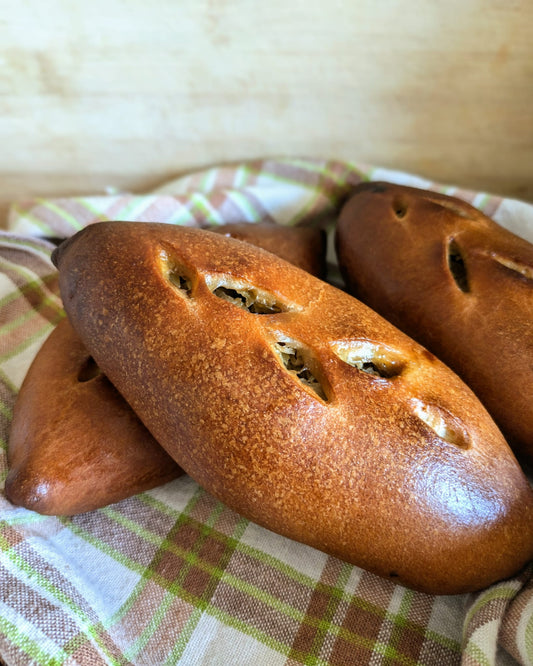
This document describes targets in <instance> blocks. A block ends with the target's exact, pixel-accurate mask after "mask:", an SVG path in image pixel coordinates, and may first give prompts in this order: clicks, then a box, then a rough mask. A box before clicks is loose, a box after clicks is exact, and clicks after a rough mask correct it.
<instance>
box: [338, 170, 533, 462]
mask: <svg viewBox="0 0 533 666" xmlns="http://www.w3.org/2000/svg"><path fill="white" fill-rule="evenodd" d="M336 245H337V252H338V256H339V263H340V266H341V270H342V272H343V274H344V276H345V278H346V281H347V284H348V285H349V289H350V290H351V291H352V293H354V294H356V295H357V296H358V297H359V298H361V299H362V300H363V301H364V302H366V303H367V304H368V305H370V306H371V307H372V308H374V309H375V310H377V311H378V312H380V313H381V314H382V315H383V316H384V317H386V318H387V319H389V320H390V321H392V322H393V323H394V324H396V325H397V326H399V327H400V328H401V329H402V330H404V331H405V332H406V333H408V334H409V335H411V336H412V337H414V338H415V339H417V340H418V341H419V342H421V343H422V344H423V345H425V346H426V347H428V348H429V349H431V351H433V352H434V353H435V354H436V355H437V356H439V358H441V359H442V360H443V361H444V362H445V363H447V364H448V365H449V366H450V367H452V368H453V369H454V370H455V371H456V372H457V373H458V374H459V375H460V376H461V377H462V378H463V379H464V380H465V381H466V383H467V384H469V385H470V387H471V388H472V389H473V390H474V392H475V393H476V394H477V395H478V397H479V398H480V399H481V400H482V401H483V402H484V404H485V406H486V407H487V409H488V410H489V412H490V413H491V414H492V416H493V418H494V419H495V420H496V422H497V423H498V425H499V426H500V428H501V429H502V430H503V432H504V434H505V435H506V437H507V438H508V440H509V442H510V443H511V445H512V446H513V448H514V449H515V450H516V452H517V453H518V454H519V455H520V456H522V457H527V458H529V460H530V461H533V409H532V408H531V401H532V397H533V364H532V361H531V359H532V358H533V325H532V317H533V245H531V244H530V243H528V242H527V241H525V240H523V239H521V238H519V237H517V236H515V235H514V234H512V233H510V232H509V231H507V230H505V229H503V228H502V227H500V226H499V225H497V224H496V223H495V222H493V221H492V220H490V219H489V218H488V217H486V216H485V215H483V214H482V213H481V212H480V211H479V210H477V209H476V208H474V207H472V206H470V205H469V204H467V203H465V202H463V201H460V200H459V199H456V198H453V197H448V196H445V195H441V194H436V193H434V192H427V191H424V190H419V189H415V188H409V187H402V186H398V185H391V184H389V183H368V184H365V185H364V186H360V187H358V188H356V190H355V192H354V195H353V196H352V198H351V199H350V200H349V201H348V203H347V204H346V206H345V208H344V209H343V211H342V213H341V216H340V219H339V223H338V227H337V237H336Z"/></svg>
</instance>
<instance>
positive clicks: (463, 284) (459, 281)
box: [448, 238, 470, 294]
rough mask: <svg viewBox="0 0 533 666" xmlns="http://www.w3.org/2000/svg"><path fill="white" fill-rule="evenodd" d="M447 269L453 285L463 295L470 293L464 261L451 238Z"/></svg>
mask: <svg viewBox="0 0 533 666" xmlns="http://www.w3.org/2000/svg"><path fill="white" fill-rule="evenodd" d="M448 268H449V270H450V273H451V275H452V277H453V279H454V281H455V284H456V285H457V286H458V287H459V289H460V290H461V291H462V292H464V293H465V294H466V293H468V292H469V291H470V285H469V283H468V273H467V270H466V264H465V260H464V258H463V255H462V253H461V250H460V249H459V246H458V245H457V243H456V242H455V240H454V239H453V238H452V239H450V240H449V241H448Z"/></svg>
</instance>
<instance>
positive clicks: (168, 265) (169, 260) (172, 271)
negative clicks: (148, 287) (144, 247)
mask: <svg viewBox="0 0 533 666" xmlns="http://www.w3.org/2000/svg"><path fill="white" fill-rule="evenodd" d="M160 259H161V265H162V270H163V274H164V276H165V277H166V279H167V280H168V281H169V283H170V284H171V285H172V286H173V287H174V288H175V289H176V292H177V293H178V294H180V295H181V296H185V297H187V298H189V297H190V296H191V293H192V284H193V281H192V278H191V276H190V274H189V271H188V270H187V269H186V268H185V267H184V266H182V265H181V264H180V262H179V261H177V260H176V259H175V258H173V257H172V256H171V255H170V254H168V252H167V251H166V250H165V249H162V250H161V254H160Z"/></svg>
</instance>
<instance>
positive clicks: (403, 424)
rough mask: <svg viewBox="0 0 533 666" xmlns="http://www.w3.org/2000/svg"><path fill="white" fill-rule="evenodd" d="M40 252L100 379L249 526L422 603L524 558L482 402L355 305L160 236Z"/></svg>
mask: <svg viewBox="0 0 533 666" xmlns="http://www.w3.org/2000/svg"><path fill="white" fill-rule="evenodd" d="M54 260H55V263H56V265H57V266H58V267H59V270H60V285H61V292H62V296H63V300H64V304H65V308H66V309H67V312H68V314H69V317H70V318H71V321H72V322H73V325H74V326H75V328H76V329H77V331H78V333H79V335H80V336H81V337H82V339H83V340H84V342H85V344H86V345H87V346H88V348H89V349H90V351H91V353H92V354H93V356H94V357H95V359H96V360H97V362H98V363H99V365H100V366H101V367H102V369H103V370H104V372H105V373H106V374H107V375H108V376H109V377H110V379H111V380H112V381H113V383H114V384H115V385H116V386H117V388H118V389H119V390H120V392H121V393H122V394H123V395H124V396H125V397H126V398H127V400H128V401H129V402H130V404H131V405H132V406H133V408H134V409H135V411H136V412H137V413H138V414H139V415H140V417H141V418H142V420H143V421H144V422H145V423H146V424H147V426H148V427H149V428H150V429H151V431H152V432H153V434H154V435H155V436H156V438H157V439H158V441H159V442H160V443H161V444H162V445H163V446H164V447H165V448H166V449H167V450H168V451H169V452H170V454H171V455H172V456H173V457H174V458H175V459H176V460H177V461H178V463H179V464H180V465H181V466H182V467H183V468H184V469H185V470H186V471H187V472H188V473H189V474H190V475H191V476H192V477H193V478H194V479H196V480H197V481H198V482H199V483H200V484H201V485H202V486H204V487H205V488H206V489H207V490H209V491H210V492H211V493H213V494H214V495H215V496H217V497H219V498H220V499H222V500H223V501H224V502H225V503H226V504H228V505H229V506H230V507H232V508H234V509H236V510H237V511H239V512H240V513H242V514H243V515H244V516H247V517H249V518H251V519H252V520H254V521H256V522H258V523H259V524H262V525H264V526H266V527H268V528H269V529H272V530H274V531H276V532H279V533H281V534H286V535H287V536H290V537H291V538H294V539H297V540H300V541H303V542H305V543H308V544H310V545H312V546H315V547H317V548H319V549H322V550H324V551H326V552H329V553H331V554H333V555H337V556H339V557H341V558H342V559H345V560H346V561H349V562H353V563H355V564H358V565H359V566H363V567H365V568H368V569H370V570H372V571H376V572H377V573H380V574H381V575H385V576H392V577H394V578H395V579H397V580H399V581H400V582H404V583H406V584H408V585H412V586H414V587H417V588H419V589H424V590H426V591H433V592H446V593H453V592H460V591H463V590H465V589H475V588H478V587H482V586H484V585H486V584H488V583H489V582H491V581H492V580H494V579H497V578H500V577H502V576H506V575H509V574H510V573H512V572H513V571H514V570H516V568H517V567H519V566H521V565H522V564H524V563H525V561H526V560H527V559H528V558H529V557H530V556H531V554H532V546H533V521H532V520H531V518H532V517H533V516H532V511H533V508H532V507H533V505H532V499H531V491H530V489H529V486H528V484H527V481H526V479H525V477H524V476H523V474H522V472H521V470H520V468H519V466H518V465H517V463H516V460H515V459H514V457H513V456H512V454H511V452H510V451H509V449H508V447H507V445H506V444H505V442H504V441H503V439H502V437H501V435H500V433H499V431H498V430H497V429H496V427H495V426H494V424H493V422H492V421H491V420H490V419H489V417H488V415H487V414H486V412H485V410H484V409H483V408H482V407H481V405H480V404H479V402H478V401H477V400H476V399H475V397H474V395H473V394H472V393H471V392H470V391H469V390H468V389H467V388H466V386H465V385H464V384H463V383H462V382H461V381H460V380H459V379H458V378H457V377H456V376H455V375H453V374H452V373H451V372H450V371H449V370H448V369H447V368H446V367H445V366H443V365H442V364H441V363H440V362H439V361H437V360H436V359H435V357H433V356H432V355H431V354H429V353H428V352H426V351H425V350H424V349H423V348H421V347H420V346H419V345H417V344H416V343H414V342H413V341H412V340H410V339H409V338H407V337H406V336H405V335H404V334H402V333H401V332H400V331H398V330H397V329H395V328H393V327H392V326H391V325H390V324H389V323H387V322H386V321H385V320H383V319H382V318H381V317H379V316H378V315H376V314H375V313H374V312H373V311H371V310H370V309H368V308H367V307H366V306H364V305H362V304H361V303H359V302H358V301H356V300H355V299H353V298H352V297H351V296H349V295H347V294H345V293H343V292H342V291H340V290H337V289H335V288H334V287H332V286H330V285H328V284H326V283H324V282H321V281H320V280H317V279H316V278H313V277H312V276H310V275H308V274H307V273H305V272H304V271H301V270H299V269H298V268H295V267H294V266H291V265H290V264H288V263H287V262H284V261H283V260H281V259H278V258H276V257H274V256H273V255H271V254H269V253H267V252H265V251H263V250H260V249H257V248H253V247H251V246H248V245H246V244H243V243H240V242H238V241H235V240H233V239H229V238H224V237H222V236H218V235H216V234H213V233H210V232H207V231H200V230H196V229H186V228H176V227H172V226H168V225H159V224H144V223H143V224H134V223H119V222H117V223H104V224H98V225H93V226H91V227H88V228H87V229H85V230H84V231H82V232H80V233H79V234H77V235H76V236H74V237H73V238H72V239H70V240H69V241H68V242H67V243H65V244H64V245H63V246H61V247H60V248H59V250H58V251H56V253H55V255H54ZM239 294H240V295H239ZM242 301H248V302H249V303H250V302H254V303H255V304H256V305H251V306H250V307H249V308H244V307H241V306H240V305H239V302H241V304H242ZM264 310H266V313H262V314H258V312H262V311H264ZM293 350H294V352H295V353H294V354H293V353H292V351H293ZM287 356H289V357H296V358H295V359H294V360H293V361H292V362H291V360H290V359H289V360H286V363H284V362H283V359H285V357H287ZM365 366H366V367H365ZM368 371H370V372H368ZM297 372H299V373H300V374H301V375H303V376H304V380H305V381H304V382H303V381H301V379H300V378H299V377H298V376H297ZM313 378H315V379H316V383H315V382H313ZM316 384H318V385H319V386H320V387H321V388H320V390H319V392H320V391H322V392H323V397H321V395H319V394H318V393H317V392H316V391H315V388H316ZM480 561H482V562H483V567H480Z"/></svg>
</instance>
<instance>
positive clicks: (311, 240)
mask: <svg viewBox="0 0 533 666" xmlns="http://www.w3.org/2000/svg"><path fill="white" fill-rule="evenodd" d="M210 230H211V231H215V232H217V233H219V234H223V235H224V236H229V237H231V238H236V239H237V240H242V241H246V242H247V243H252V245H257V247H262V248H263V249H265V250H268V251H269V252H272V253H273V254H276V255H277V256H278V257H281V258H282V259H285V260H286V261H290V262H291V264H294V265H295V266H298V267H299V268H303V270H304V271H307V272H308V273H311V275H315V276H316V277H319V278H324V277H325V274H326V233H325V231H323V230H322V229H314V228H311V227H285V226H281V225H280V224H271V223H268V222H264V223H258V224H247V223H246V222H241V223H238V222H236V223H233V224H224V225H221V226H219V227H212V228H211V229H210Z"/></svg>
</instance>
